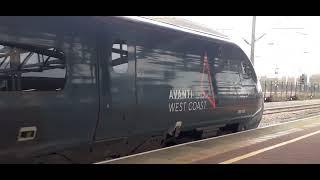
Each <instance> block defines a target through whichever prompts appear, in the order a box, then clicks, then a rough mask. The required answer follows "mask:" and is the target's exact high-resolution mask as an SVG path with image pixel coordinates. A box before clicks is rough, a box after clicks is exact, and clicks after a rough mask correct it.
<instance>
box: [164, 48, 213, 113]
mask: <svg viewBox="0 0 320 180" xmlns="http://www.w3.org/2000/svg"><path fill="white" fill-rule="evenodd" d="M210 69H211V68H210V65H209V62H208V56H207V53H204V57H203V67H202V71H201V77H200V79H201V81H200V84H199V86H198V87H193V88H192V89H191V88H184V89H171V90H170V92H169V112H189V111H204V110H210V109H211V110H212V109H215V108H216V101H215V97H214V88H213V85H212V76H211V70H210Z"/></svg>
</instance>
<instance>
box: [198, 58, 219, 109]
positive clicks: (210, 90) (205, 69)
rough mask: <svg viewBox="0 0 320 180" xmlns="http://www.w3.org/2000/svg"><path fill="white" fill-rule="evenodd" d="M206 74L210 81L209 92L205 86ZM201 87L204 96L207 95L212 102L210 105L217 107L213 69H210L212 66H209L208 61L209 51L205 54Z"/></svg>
mask: <svg viewBox="0 0 320 180" xmlns="http://www.w3.org/2000/svg"><path fill="white" fill-rule="evenodd" d="M205 71H207V73H205ZM205 74H207V77H208V82H207V83H208V87H209V93H207V92H206V91H205V90H204V87H205V86H204V77H205ZM200 88H201V93H202V96H203V97H206V98H207V99H208V101H209V102H210V105H211V107H212V108H213V109H214V108H216V101H215V98H214V89H213V86H212V79H211V71H210V66H209V62H208V56H207V53H205V54H204V59H203V68H202V76H201V84H200Z"/></svg>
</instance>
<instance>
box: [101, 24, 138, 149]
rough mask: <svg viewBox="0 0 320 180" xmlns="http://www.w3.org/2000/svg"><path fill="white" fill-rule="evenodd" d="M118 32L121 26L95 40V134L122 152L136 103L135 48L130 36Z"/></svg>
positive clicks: (112, 147)
mask: <svg viewBox="0 0 320 180" xmlns="http://www.w3.org/2000/svg"><path fill="white" fill-rule="evenodd" d="M108 32H115V33H108ZM121 32H124V29H108V30H105V31H104V32H102V35H101V37H102V38H100V40H99V41H100V43H101V44H100V45H99V54H100V55H99V60H100V62H99V63H100V79H99V81H100V117H99V123H98V125H97V130H96V137H95V139H96V141H100V142H107V144H108V145H109V146H108V148H107V149H110V151H117V152H121V151H123V152H125V151H126V146H127V143H128V142H127V140H128V137H129V134H130V130H131V129H132V128H130V127H131V125H132V122H133V119H134V118H135V109H134V108H135V105H136V96H135V47H134V46H132V41H131V39H130V37H132V36H130V35H128V34H126V33H121ZM107 33H108V35H107ZM114 148H116V149H114Z"/></svg>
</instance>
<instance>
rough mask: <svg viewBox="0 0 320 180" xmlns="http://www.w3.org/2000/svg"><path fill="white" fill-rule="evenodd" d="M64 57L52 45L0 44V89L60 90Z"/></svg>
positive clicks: (64, 71) (64, 77)
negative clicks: (47, 46)
mask: <svg viewBox="0 0 320 180" xmlns="http://www.w3.org/2000/svg"><path fill="white" fill-rule="evenodd" d="M65 80H66V66H65V56H64V53H63V52H62V51H59V50H57V49H55V48H44V47H32V46H25V45H19V44H17V45H0V91H25V92H28V91H60V90H62V89H63V88H64V85H65Z"/></svg>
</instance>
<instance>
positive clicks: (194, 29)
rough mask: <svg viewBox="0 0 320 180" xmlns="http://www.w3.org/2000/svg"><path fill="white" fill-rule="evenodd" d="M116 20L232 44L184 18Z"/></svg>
mask: <svg viewBox="0 0 320 180" xmlns="http://www.w3.org/2000/svg"><path fill="white" fill-rule="evenodd" d="M116 18H120V19H124V20H129V21H134V22H140V23H145V24H149V25H153V26H158V27H162V28H166V29H171V30H176V31H180V32H186V33H190V34H192V35H198V36H203V37H206V38H211V39H218V40H222V41H226V42H231V40H230V39H229V37H228V36H226V35H224V34H222V33H219V32H216V31H214V30H212V29H210V28H208V27H205V26H202V25H199V24H196V23H193V22H190V21H188V20H184V19H182V18H173V17H169V16H167V17H164V16H116ZM231 43H232V42H231Z"/></svg>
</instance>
